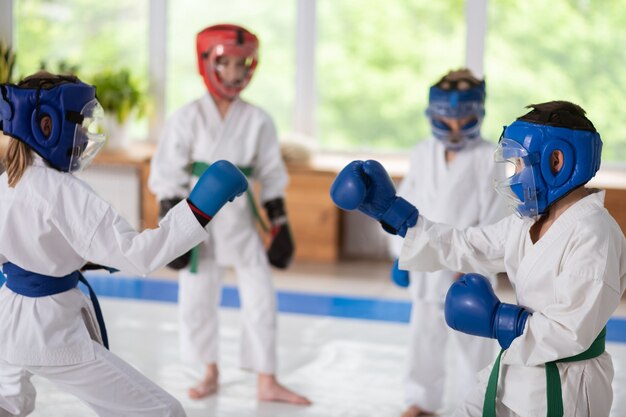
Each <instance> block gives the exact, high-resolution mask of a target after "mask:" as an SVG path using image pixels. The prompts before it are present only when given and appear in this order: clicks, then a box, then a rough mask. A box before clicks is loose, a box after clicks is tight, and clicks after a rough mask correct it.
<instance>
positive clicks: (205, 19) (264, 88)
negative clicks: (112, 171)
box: [167, 0, 296, 132]
mask: <svg viewBox="0 0 626 417" xmlns="http://www.w3.org/2000/svg"><path fill="white" fill-rule="evenodd" d="M295 6H296V2H295V1H284V0H263V1H253V2H251V1H248V0H229V1H227V2H224V1H220V0H210V1H197V0H177V1H170V2H169V10H168V24H169V32H168V43H169V44H168V62H167V65H168V76H167V113H168V114H171V112H172V111H173V110H175V109H176V108H178V107H180V106H181V105H183V104H184V103H186V102H188V101H190V100H193V99H195V98H198V97H199V96H200V95H202V94H204V93H205V92H206V88H205V86H204V84H203V83H202V78H201V77H200V75H198V66H197V61H196V49H195V48H196V34H197V33H198V32H199V31H200V30H202V29H203V28H205V27H207V26H210V25H213V24H217V23H234V24H239V25H242V26H244V27H246V28H247V29H249V30H250V31H252V32H254V33H255V34H256V35H257V36H258V37H259V42H260V52H259V65H258V67H257V70H256V72H255V74H254V78H253V79H252V81H251V82H250V85H249V86H248V87H247V88H246V89H245V90H244V92H243V93H242V97H243V98H244V99H247V100H249V101H251V102H252V103H254V104H256V105H258V106H260V107H262V108H263V109H265V110H266V111H268V112H269V113H270V114H271V115H272V117H273V118H274V121H275V123H276V124H277V126H278V129H279V132H286V131H289V130H291V128H292V119H293V99H294V77H295V73H294V67H295V64H294V48H295V21H296V8H295Z"/></svg>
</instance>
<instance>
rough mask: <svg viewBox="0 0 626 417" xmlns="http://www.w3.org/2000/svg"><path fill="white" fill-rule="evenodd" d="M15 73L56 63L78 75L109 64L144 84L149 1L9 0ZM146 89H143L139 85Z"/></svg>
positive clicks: (54, 67)
mask: <svg viewBox="0 0 626 417" xmlns="http://www.w3.org/2000/svg"><path fill="white" fill-rule="evenodd" d="M14 4H15V8H14V17H15V19H14V22H15V51H16V53H17V65H16V76H15V78H16V79H21V78H23V77H24V76H26V75H30V74H32V73H33V72H35V71H37V70H38V69H39V68H40V66H41V64H42V63H45V67H46V69H48V70H49V71H51V72H59V71H60V70H62V68H61V65H62V64H66V65H67V66H70V67H76V69H77V70H76V71H75V73H76V75H78V76H79V77H80V78H81V79H82V80H83V81H86V82H91V81H90V80H91V79H93V77H94V76H95V75H96V74H98V73H99V72H102V71H105V70H109V69H120V68H122V67H125V68H129V69H130V70H131V73H132V75H133V77H134V79H136V80H138V81H139V83H140V84H141V83H143V86H147V84H148V83H147V76H148V64H147V62H148V1H146V0H144V1H137V0H117V1H104V2H101V1H93V0H63V1H60V0H28V1H14ZM144 91H145V90H144ZM146 132H147V123H146V121H145V119H144V120H143V121H142V122H141V123H136V124H134V125H133V126H131V135H132V136H133V137H142V138H144V137H145V136H146Z"/></svg>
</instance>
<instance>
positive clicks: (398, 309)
mask: <svg viewBox="0 0 626 417" xmlns="http://www.w3.org/2000/svg"><path fill="white" fill-rule="evenodd" d="M86 276H87V278H88V279H89V282H90V283H91V286H92V287H93V289H94V290H95V291H96V293H97V294H98V295H100V296H106V297H116V298H127V299H134V300H150V301H163V302H169V303H175V302H176V301H177V297H178V283H177V282H176V281H164V280H159V279H150V278H146V279H143V278H132V277H122V276H106V275H99V274H97V275H96V274H87V275H86ZM0 284H2V278H1V277H0ZM81 287H82V285H81ZM83 291H85V289H84V288H83ZM277 298H278V310H279V311H281V312H284V313H297V314H306V315H313V316H330V317H341V318H351V319H362V320H375V321H385V322H393V323H408V322H409V319H410V316H411V303H410V302H408V301H400V300H385V299H377V298H363V297H347V296H340V295H328V294H314V293H309V292H306V293H303V292H294V291H278V293H277ZM221 305H222V307H230V308H238V307H239V305H240V303H239V292H238V291H237V288H235V287H232V286H225V287H224V288H223V290H222V301H221ZM607 340H608V341H610V342H619V343H626V319H625V318H618V317H613V318H611V319H610V320H609V323H608V324H607Z"/></svg>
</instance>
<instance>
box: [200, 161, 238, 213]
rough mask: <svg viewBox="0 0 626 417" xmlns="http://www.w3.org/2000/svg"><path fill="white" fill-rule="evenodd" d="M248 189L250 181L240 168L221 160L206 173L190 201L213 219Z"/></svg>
mask: <svg viewBox="0 0 626 417" xmlns="http://www.w3.org/2000/svg"><path fill="white" fill-rule="evenodd" d="M247 189H248V180H247V179H246V176H245V175H243V173H242V172H241V171H240V170H239V168H237V167H236V166H235V165H233V164H232V163H230V162H228V161H224V160H221V161H217V162H215V163H213V164H211V165H210V166H209V167H208V168H207V170H206V171H204V173H203V174H202V176H201V177H200V178H199V179H198V182H197V183H196V185H195V187H193V190H191V194H189V197H188V200H189V201H190V202H191V204H193V205H194V206H195V207H196V208H197V209H198V210H200V211H201V212H202V213H204V214H205V215H207V216H209V217H213V216H215V214H216V213H217V212H218V211H219V210H220V209H221V208H222V206H223V205H224V204H226V202H228V201H233V200H234V199H235V197H238V196H240V195H241V194H243V193H244V192H245V191H246V190H247Z"/></svg>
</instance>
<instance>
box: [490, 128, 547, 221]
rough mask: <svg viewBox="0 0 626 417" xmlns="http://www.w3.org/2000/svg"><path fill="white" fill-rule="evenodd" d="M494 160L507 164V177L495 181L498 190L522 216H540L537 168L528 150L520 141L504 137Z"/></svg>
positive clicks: (508, 203) (507, 202)
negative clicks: (536, 184) (535, 171)
mask: <svg viewBox="0 0 626 417" xmlns="http://www.w3.org/2000/svg"><path fill="white" fill-rule="evenodd" d="M494 160H495V162H496V163H503V164H505V172H506V178H505V179H503V180H495V181H494V188H495V190H496V192H497V193H498V194H500V195H501V196H502V197H503V198H504V200H505V202H506V204H507V205H508V206H510V207H511V208H513V209H514V210H515V212H516V213H517V214H518V215H519V216H520V217H530V218H534V219H536V218H538V217H539V203H538V201H537V197H538V196H537V188H536V187H535V175H534V169H535V168H534V167H533V164H532V160H531V157H530V155H529V154H528V151H527V150H526V149H525V148H524V147H523V146H522V145H520V144H519V143H518V142H516V141H514V140H511V139H506V138H504V137H503V138H502V139H500V142H499V143H498V148H497V149H496V152H495V154H494ZM537 169H538V167H537Z"/></svg>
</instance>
